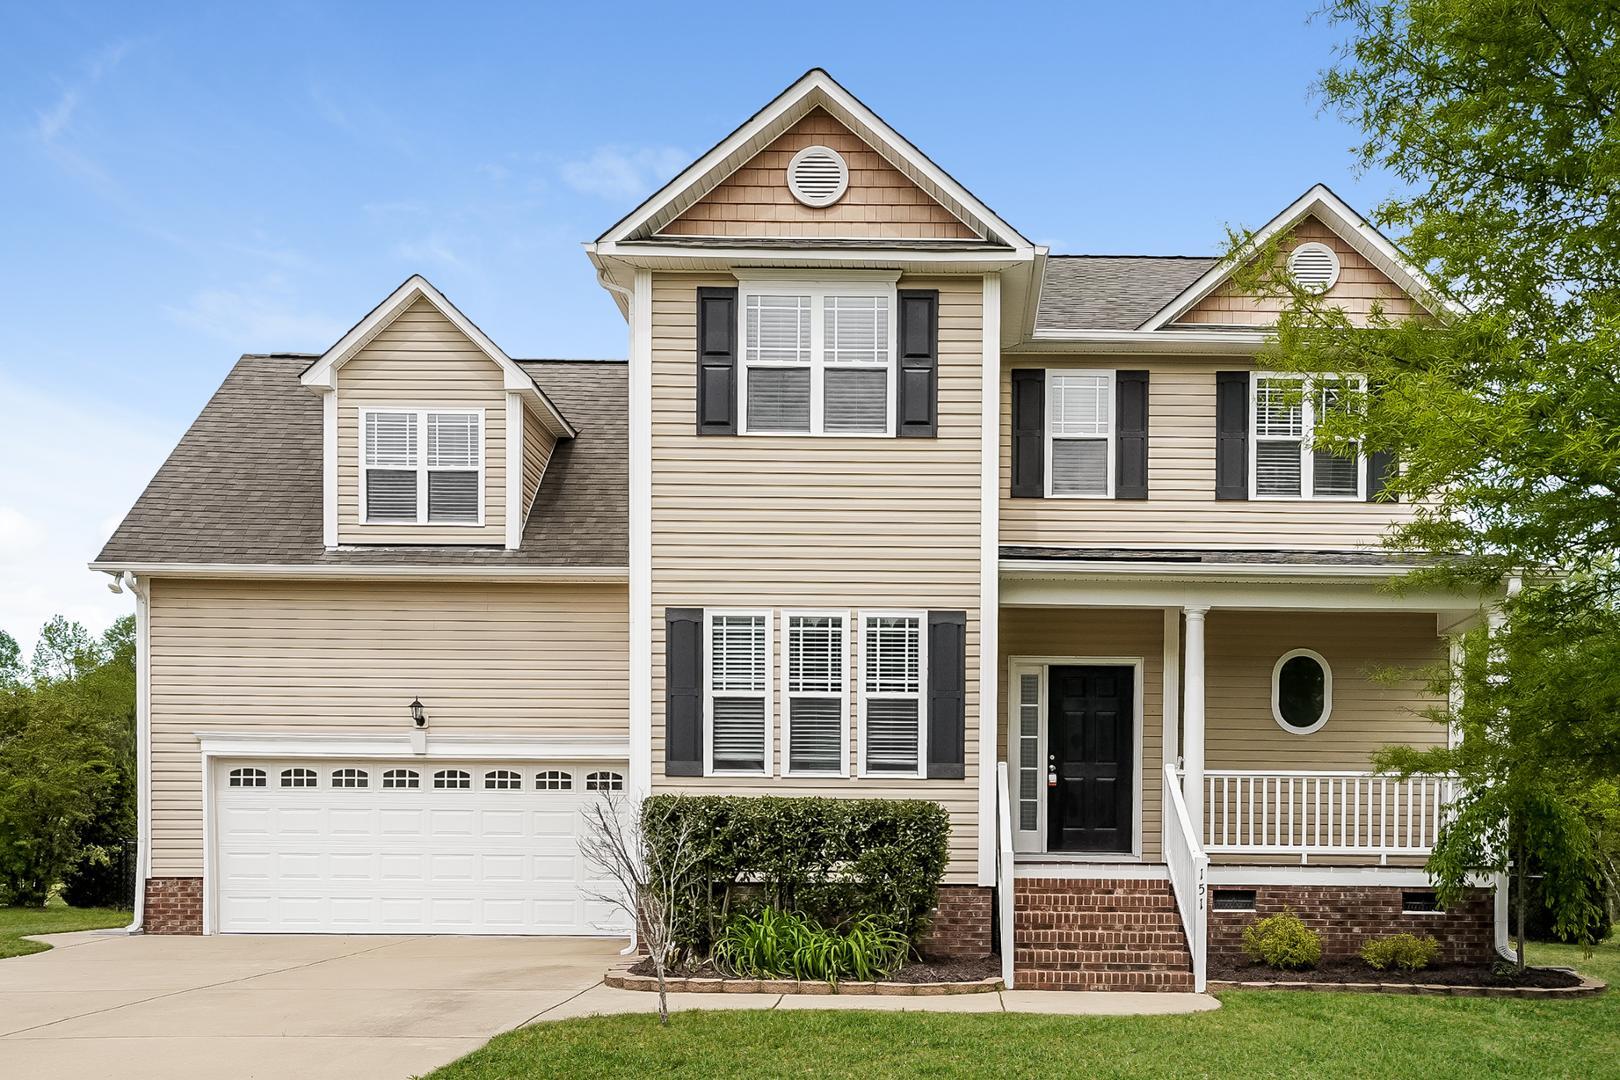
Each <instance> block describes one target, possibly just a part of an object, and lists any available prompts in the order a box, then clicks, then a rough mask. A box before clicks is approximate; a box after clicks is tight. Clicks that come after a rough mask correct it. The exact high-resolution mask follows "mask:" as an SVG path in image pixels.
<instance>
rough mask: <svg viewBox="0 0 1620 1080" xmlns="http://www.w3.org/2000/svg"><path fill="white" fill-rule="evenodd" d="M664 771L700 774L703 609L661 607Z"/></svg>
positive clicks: (675, 774)
mask: <svg viewBox="0 0 1620 1080" xmlns="http://www.w3.org/2000/svg"><path fill="white" fill-rule="evenodd" d="M664 775H665V776H702V775H703V609H702V608H665V609H664Z"/></svg>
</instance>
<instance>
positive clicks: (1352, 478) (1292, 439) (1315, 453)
mask: <svg viewBox="0 0 1620 1080" xmlns="http://www.w3.org/2000/svg"><path fill="white" fill-rule="evenodd" d="M1365 388H1366V381H1365V380H1364V379H1361V378H1360V377H1359V376H1352V377H1347V378H1336V377H1334V378H1328V377H1324V378H1301V377H1300V376H1297V375H1272V374H1268V373H1265V372H1260V373H1257V374H1256V375H1255V376H1254V393H1253V394H1252V395H1250V399H1251V400H1252V401H1253V406H1252V408H1253V409H1254V415H1253V417H1252V420H1253V422H1252V423H1251V424H1250V426H1249V430H1250V431H1251V432H1253V435H1252V439H1253V443H1254V446H1253V451H1254V452H1253V453H1252V454H1250V455H1249V460H1250V462H1251V464H1250V466H1249V468H1250V470H1251V474H1250V485H1251V487H1250V490H1252V491H1253V492H1254V497H1255V498H1257V499H1361V498H1364V497H1365V494H1366V493H1365V491H1364V490H1363V487H1362V485H1363V483H1364V476H1365V472H1366V470H1365V469H1363V468H1362V461H1361V459H1362V455H1361V453H1360V448H1359V447H1352V448H1351V453H1349V454H1336V453H1333V452H1331V451H1329V450H1326V449H1318V448H1316V447H1314V446H1312V434H1313V432H1314V431H1315V428H1316V424H1317V421H1318V419H1319V418H1320V417H1322V416H1324V415H1326V414H1327V413H1329V412H1331V411H1332V410H1334V409H1343V408H1349V407H1351V406H1352V405H1353V403H1354V398H1353V395H1358V394H1360V393H1362V391H1363V390H1364V389H1365Z"/></svg>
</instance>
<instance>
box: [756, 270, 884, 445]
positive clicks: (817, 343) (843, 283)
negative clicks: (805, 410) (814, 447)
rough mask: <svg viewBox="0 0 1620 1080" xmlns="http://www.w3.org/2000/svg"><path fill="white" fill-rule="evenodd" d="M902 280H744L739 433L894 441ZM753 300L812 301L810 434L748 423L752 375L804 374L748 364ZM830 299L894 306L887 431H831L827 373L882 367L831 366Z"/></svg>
mask: <svg viewBox="0 0 1620 1080" xmlns="http://www.w3.org/2000/svg"><path fill="white" fill-rule="evenodd" d="M899 280H900V275H898V274H892V273H881V274H876V275H872V276H860V277H857V276H854V275H851V276H849V277H841V278H834V279H831V280H827V279H789V278H771V277H768V278H753V277H747V278H740V279H739V288H738V290H737V369H738V371H739V372H740V375H741V377H740V378H739V379H738V381H737V431H738V432H739V433H740V434H743V435H752V436H756V437H775V438H795V437H798V438H803V437H807V436H813V437H815V438H831V439H890V438H893V437H894V417H895V406H896V401H895V394H896V393H898V390H899V370H900V358H899V346H900V317H899V316H900V300H899V289H898V288H897V287H896V283H897V282H898V281H899ZM750 296H808V297H810V363H809V365H808V367H809V370H810V430H809V431H753V430H751V429H750V428H749V424H748V372H749V371H750V370H751V369H753V368H764V369H776V370H784V371H791V370H798V369H800V368H802V367H805V366H806V365H802V364H799V363H796V362H795V363H780V362H766V363H750V362H749V360H748V298H749V297H750ZM829 296H879V297H882V298H883V299H884V300H885V302H887V303H888V305H889V319H888V322H889V340H888V353H889V361H888V364H887V365H885V369H886V371H887V373H888V381H887V387H888V389H887V394H886V397H885V402H886V406H885V408H884V410H883V412H884V416H883V430H882V431H875V430H874V431H827V430H825V423H826V416H825V415H824V408H823V406H824V402H825V396H826V395H825V392H824V385H825V372H826V370H827V368H828V367H833V368H838V369H844V368H846V367H847V368H850V369H855V370H872V369H874V368H875V366H876V365H855V364H850V365H839V364H831V365H829V364H828V363H827V362H826V358H825V346H826V340H825V339H826V335H827V317H826V307H825V304H826V300H827V297H829Z"/></svg>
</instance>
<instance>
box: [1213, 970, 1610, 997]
mask: <svg viewBox="0 0 1620 1080" xmlns="http://www.w3.org/2000/svg"><path fill="white" fill-rule="evenodd" d="M1575 974H1576V977H1577V978H1579V979H1580V980H1581V981H1580V984H1579V985H1577V986H1449V985H1447V984H1445V983H1379V982H1364V983H1362V982H1355V983H1333V982H1310V981H1308V980H1304V979H1295V980H1288V981H1282V980H1279V981H1276V982H1263V981H1247V980H1243V981H1237V980H1229V979H1211V980H1209V989H1210V992H1211V993H1213V992H1215V991H1217V990H1306V991H1315V992H1317V993H1330V994H1331V993H1349V994H1427V995H1430V996H1436V997H1497V998H1532V999H1537V1000H1540V999H1545V998H1584V997H1594V996H1596V995H1598V994H1601V993H1603V991H1604V990H1605V989H1607V988H1608V983H1605V982H1603V981H1602V980H1601V979H1593V978H1589V977H1587V976H1585V975H1581V974H1580V973H1579V972H1576V973H1575Z"/></svg>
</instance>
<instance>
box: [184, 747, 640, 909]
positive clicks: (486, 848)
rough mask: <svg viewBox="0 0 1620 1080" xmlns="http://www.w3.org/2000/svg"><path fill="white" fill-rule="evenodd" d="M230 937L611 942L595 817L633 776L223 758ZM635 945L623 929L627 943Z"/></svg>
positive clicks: (609, 769) (589, 767)
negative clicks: (589, 849) (588, 824)
mask: <svg viewBox="0 0 1620 1080" xmlns="http://www.w3.org/2000/svg"><path fill="white" fill-rule="evenodd" d="M215 770H216V771H215V774H214V804H215V841H214V847H215V859H214V869H213V874H214V881H215V882H216V884H217V892H216V895H217V898H218V900H217V904H218V906H217V908H216V911H217V913H218V929H219V930H220V931H221V932H224V933H258V934H264V933H287V934H297V933H344V934H603V933H609V932H612V930H613V929H614V928H616V927H618V926H620V925H621V924H622V922H623V917H622V916H620V915H618V914H617V913H616V912H614V911H613V910H612V909H611V907H609V906H608V905H604V904H602V903H601V902H600V901H596V900H591V899H589V898H587V895H586V894H587V893H588V892H593V891H594V892H602V891H605V887H604V886H603V885H602V883H600V882H595V881H593V880H591V872H590V870H589V869H588V868H587V866H586V864H585V859H584V857H583V856H582V855H581V854H580V849H579V835H580V831H581V829H582V827H583V817H582V813H581V812H582V810H583V808H584V807H586V806H587V805H589V804H591V803H592V802H594V801H596V800H597V799H598V798H600V794H599V793H600V792H601V791H603V790H608V789H613V790H622V788H623V785H624V767H623V765H611V764H577V763H576V764H561V763H559V764H527V763H512V762H497V763H476V762H473V763H460V762H457V763H444V762H433V763H424V762H421V761H414V762H411V761H398V762H391V761H382V762H379V761H334V762H324V761H323V762H317V761H285V762H282V761H276V762H264V761H226V762H221V763H219V764H217V765H216V766H215ZM621 932H622V931H621Z"/></svg>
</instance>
